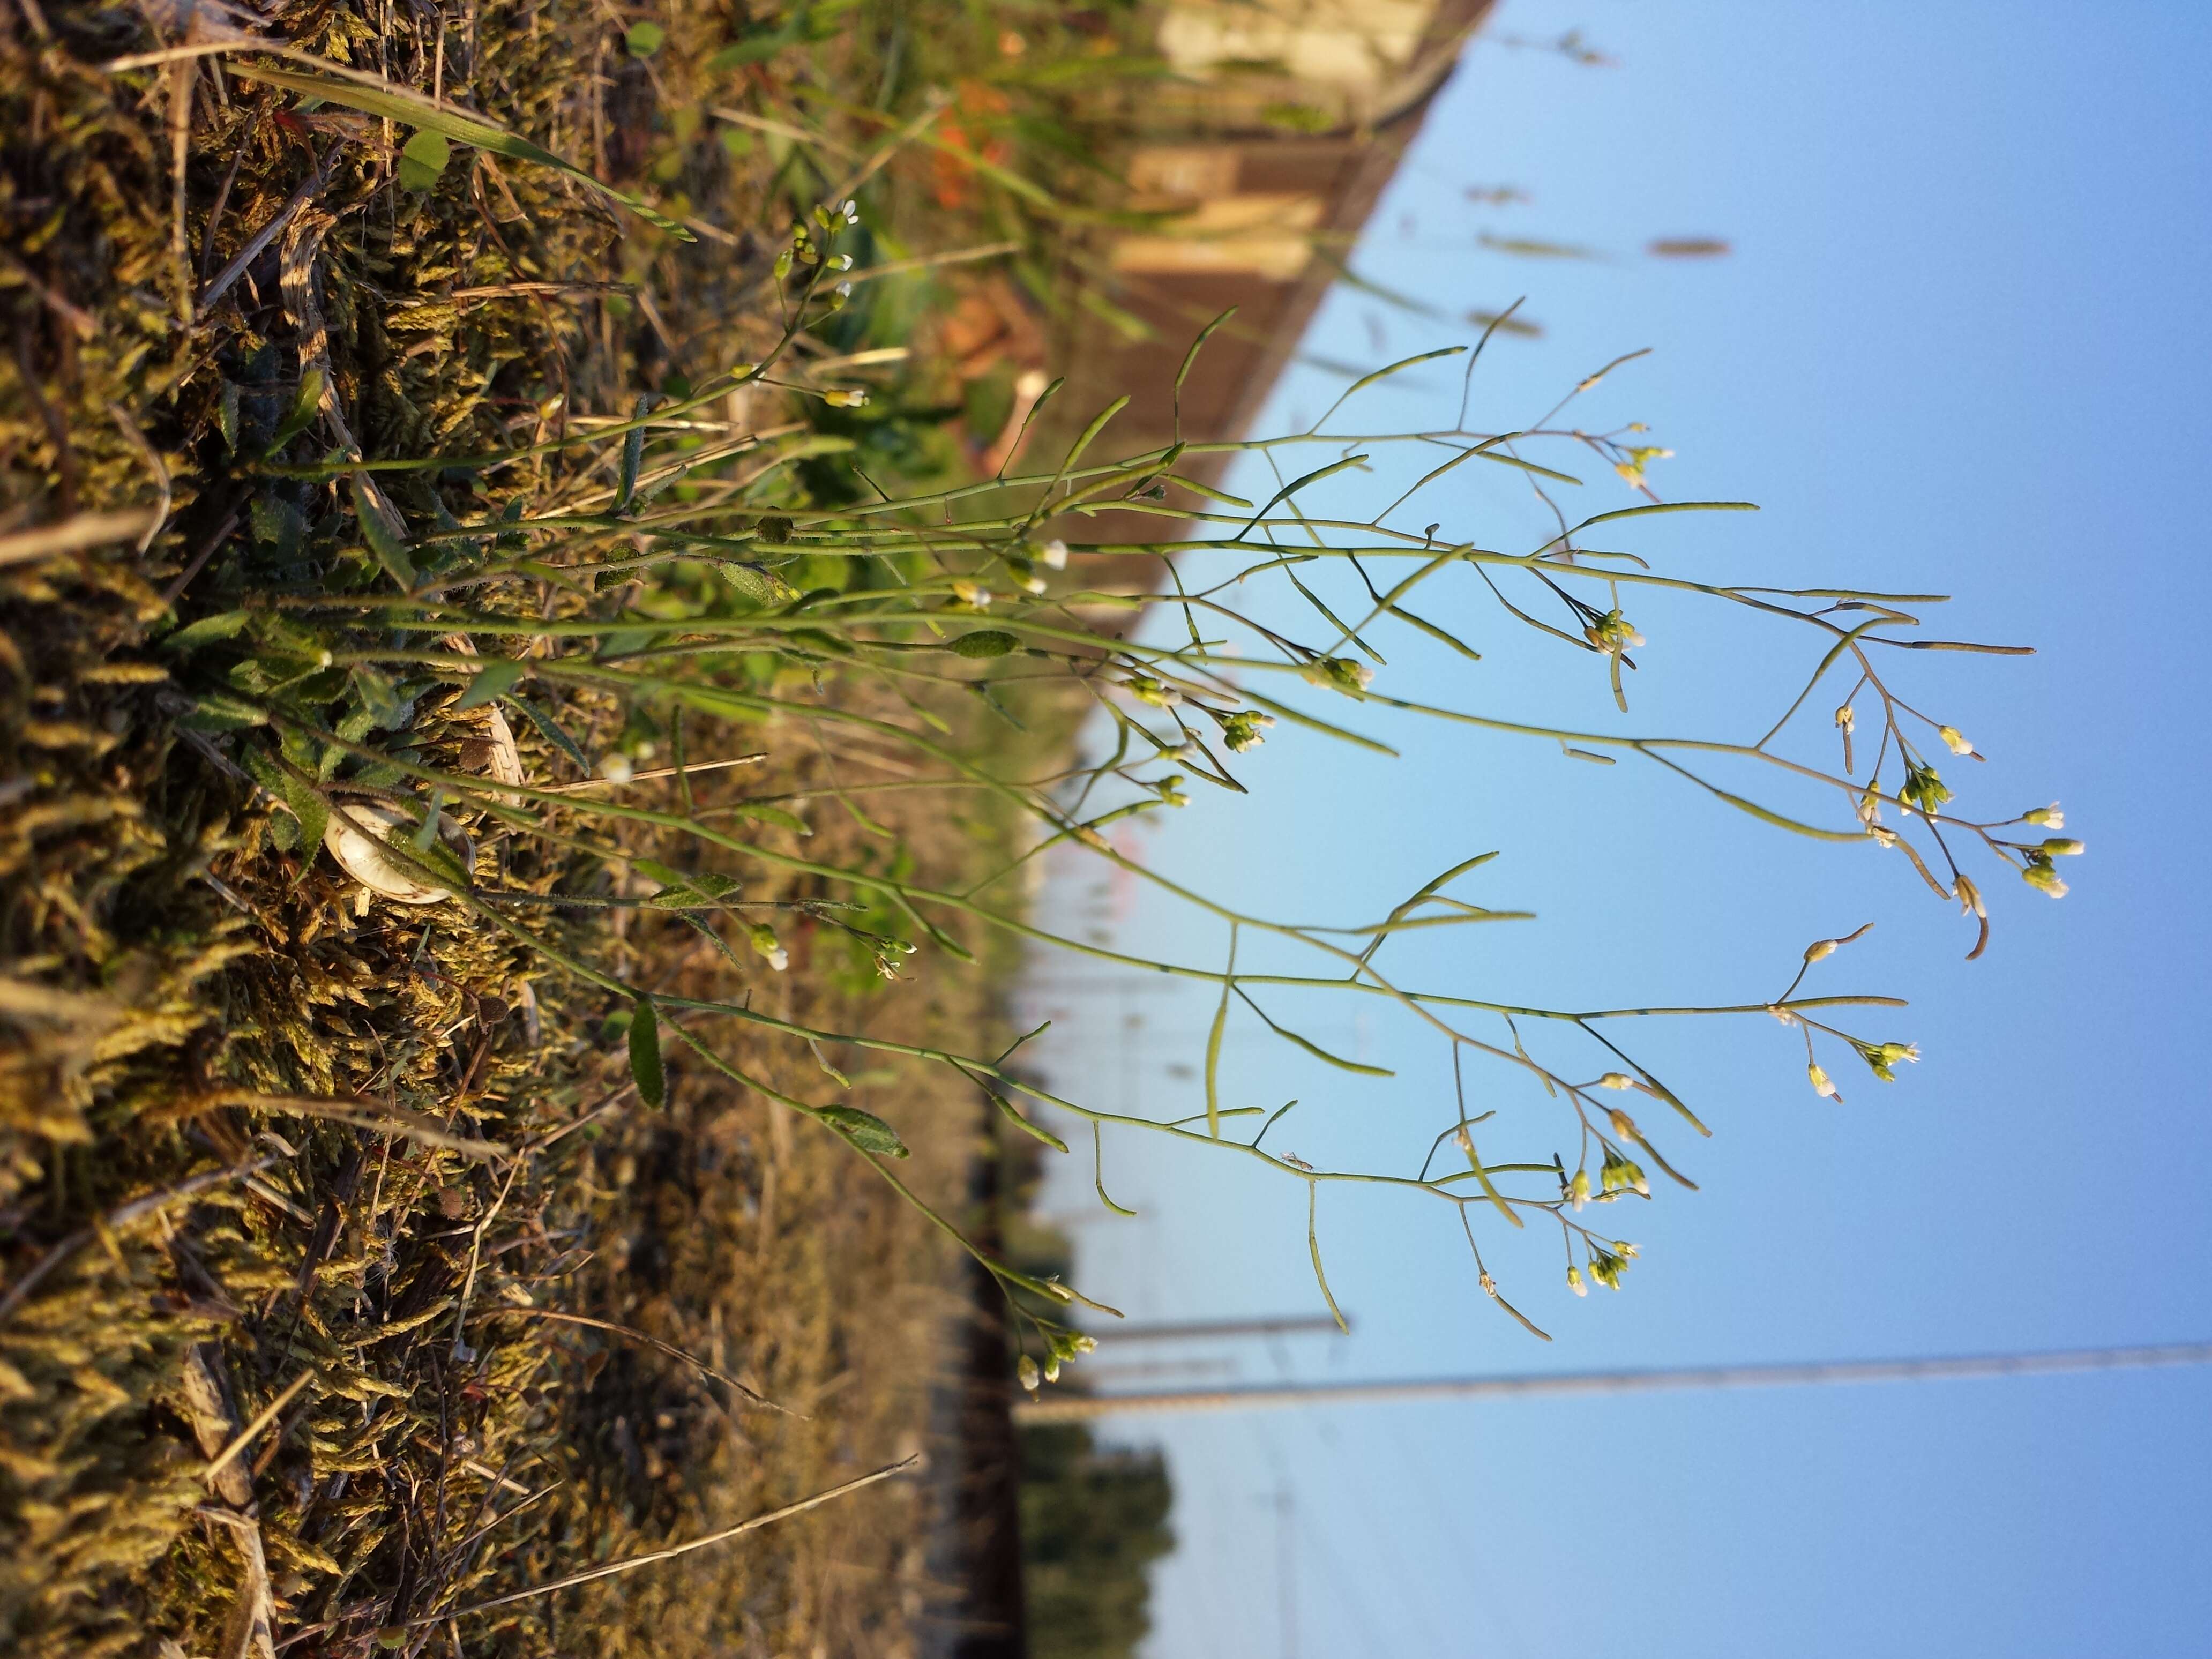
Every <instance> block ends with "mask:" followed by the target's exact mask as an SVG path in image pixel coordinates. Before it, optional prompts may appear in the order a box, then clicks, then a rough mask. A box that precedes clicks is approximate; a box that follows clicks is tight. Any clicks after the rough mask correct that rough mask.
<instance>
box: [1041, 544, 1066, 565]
mask: <svg viewBox="0 0 2212 1659" xmlns="http://www.w3.org/2000/svg"><path fill="white" fill-rule="evenodd" d="M1037 562H1038V563H1039V564H1042V565H1043V566H1045V567H1046V568H1048V569H1051V570H1065V569H1066V568H1067V544H1066V542H1064V541H1061V540H1060V539H1059V538H1057V537H1055V538H1053V539H1052V540H1051V541H1048V542H1047V543H1046V544H1044V550H1043V551H1042V553H1040V554H1038V555H1037Z"/></svg>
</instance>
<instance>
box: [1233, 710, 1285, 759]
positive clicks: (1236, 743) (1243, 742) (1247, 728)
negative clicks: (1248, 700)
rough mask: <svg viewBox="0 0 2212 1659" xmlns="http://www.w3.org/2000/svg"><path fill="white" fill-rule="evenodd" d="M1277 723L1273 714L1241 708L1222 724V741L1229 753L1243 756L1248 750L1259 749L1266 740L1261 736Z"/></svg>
mask: <svg viewBox="0 0 2212 1659" xmlns="http://www.w3.org/2000/svg"><path fill="white" fill-rule="evenodd" d="M1274 723H1275V717H1274V716H1273V715H1272V714H1259V713H1257V712H1255V710H1252V709H1249V708H1240V709H1238V710H1237V712H1236V713H1235V714H1231V715H1230V716H1229V717H1228V718H1227V719H1225V720H1223V721H1222V722H1221V738H1222V741H1223V742H1225V743H1226V744H1228V745H1229V752H1230V753H1231V754H1232V755H1241V754H1243V752H1244V751H1245V750H1248V749H1257V748H1258V747H1259V746H1260V745H1261V744H1262V743H1263V742H1265V741H1266V739H1265V738H1263V737H1262V736H1261V733H1262V732H1265V731H1266V730H1267V727H1269V726H1273V724H1274Z"/></svg>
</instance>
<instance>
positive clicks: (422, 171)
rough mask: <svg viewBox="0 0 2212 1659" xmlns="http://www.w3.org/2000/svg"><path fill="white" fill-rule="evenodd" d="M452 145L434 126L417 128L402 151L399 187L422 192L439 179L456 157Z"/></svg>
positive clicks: (400, 155) (400, 153)
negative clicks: (448, 162) (447, 165)
mask: <svg viewBox="0 0 2212 1659" xmlns="http://www.w3.org/2000/svg"><path fill="white" fill-rule="evenodd" d="M452 159H453V146H452V145H451V144H450V143H447V141H446V135H445V134H444V133H442V132H440V131H438V130H437V129H436V128H435V127H421V128H417V129H416V133H415V136H414V137H412V138H410V139H409V140H408V141H407V147H406V148H405V149H403V150H401V151H400V152H399V188H400V189H402V190H414V191H422V190H428V189H429V188H430V187H431V186H432V185H435V184H436V183H437V182H438V175H439V174H440V173H443V172H444V171H445V170H446V163H447V161H451V160H452Z"/></svg>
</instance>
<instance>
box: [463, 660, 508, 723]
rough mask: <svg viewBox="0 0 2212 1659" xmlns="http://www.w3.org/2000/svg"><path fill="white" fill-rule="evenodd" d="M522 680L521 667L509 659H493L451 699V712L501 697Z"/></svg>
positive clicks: (481, 705) (479, 706) (480, 705)
mask: <svg viewBox="0 0 2212 1659" xmlns="http://www.w3.org/2000/svg"><path fill="white" fill-rule="evenodd" d="M520 678H522V665H521V664H520V663H519V662H515V661H513V660H512V659H502V658H495V659H493V660H492V661H490V662H488V663H486V664H485V665H483V667H482V668H479V669H478V670H477V677H476V678H474V679H472V680H471V681H470V682H469V683H468V684H467V685H466V686H465V688H463V690H462V691H461V695H460V696H458V697H456V698H454V699H453V712H454V713H455V714H460V713H462V712H464V711H465V710H467V709H471V708H481V707H483V705H484V704H485V703H488V702H490V701H491V700H492V699H493V698H495V697H503V696H506V695H507V693H508V692H509V691H512V690H513V689H514V684H515V682H516V681H517V680H520Z"/></svg>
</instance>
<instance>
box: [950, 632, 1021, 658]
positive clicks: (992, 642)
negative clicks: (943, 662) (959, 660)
mask: <svg viewBox="0 0 2212 1659" xmlns="http://www.w3.org/2000/svg"><path fill="white" fill-rule="evenodd" d="M1020 644H1021V641H1019V640H1018V639H1017V638H1015V637H1014V635H1012V634H1009V633H1008V632H1006V629H1003V628H984V629H977V630H976V631H975V633H973V634H963V635H961V636H960V637H959V638H958V639H957V640H955V641H952V653H953V655H955V656H957V657H1003V656H1005V655H1006V653H1008V652H1010V651H1012V650H1013V649H1014V648H1015V647H1017V646H1018V645H1020Z"/></svg>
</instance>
